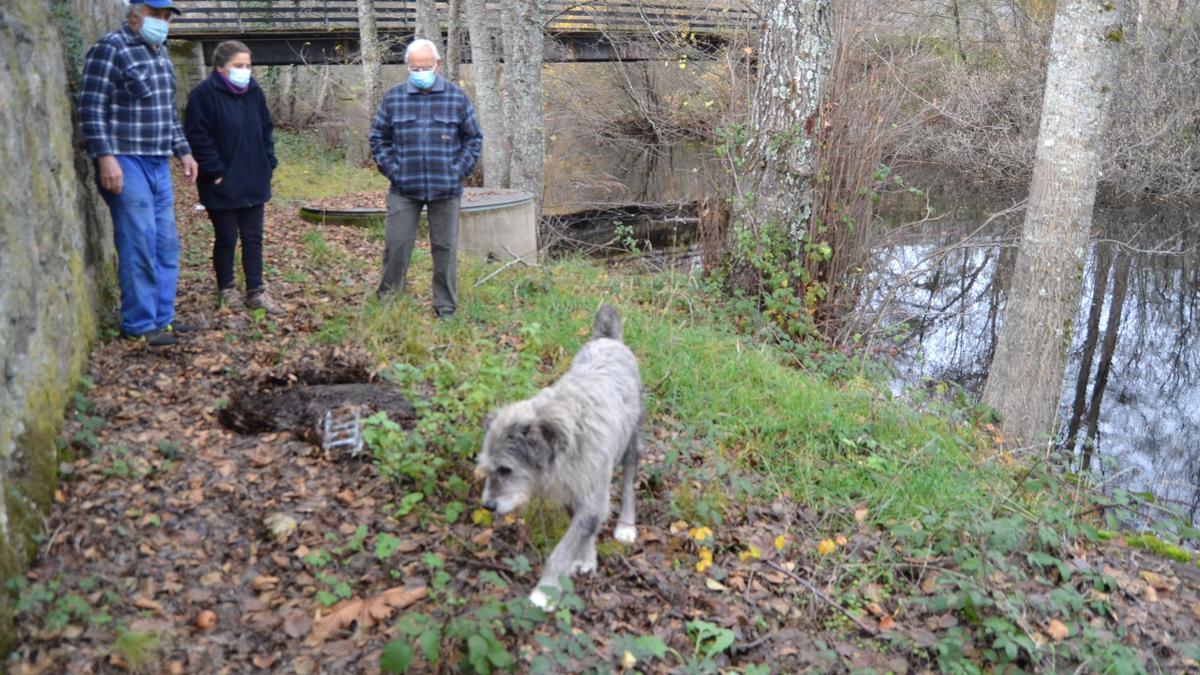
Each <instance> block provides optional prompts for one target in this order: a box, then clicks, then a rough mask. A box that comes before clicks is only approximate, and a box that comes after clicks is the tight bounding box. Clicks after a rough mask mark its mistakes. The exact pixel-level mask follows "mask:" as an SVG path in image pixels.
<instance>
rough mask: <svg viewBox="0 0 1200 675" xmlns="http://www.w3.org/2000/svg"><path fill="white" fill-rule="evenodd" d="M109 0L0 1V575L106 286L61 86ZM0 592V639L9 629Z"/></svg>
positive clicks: (105, 242)
mask: <svg viewBox="0 0 1200 675" xmlns="http://www.w3.org/2000/svg"><path fill="white" fill-rule="evenodd" d="M123 5H124V3H123V2H121V0H55V1H52V2H30V1H28V0H0V581H6V580H7V579H9V578H11V577H12V576H13V575H15V574H19V573H21V571H22V570H23V569H24V568H25V566H26V565H28V563H29V561H30V560H31V559H32V557H33V556H34V555H35V554H36V544H37V536H38V534H39V533H40V532H41V528H42V523H43V516H44V514H45V513H46V511H47V509H48V508H49V505H50V502H51V499H52V497H53V494H54V490H55V487H56V480H57V477H56V474H57V447H56V439H57V437H58V433H59V429H60V428H61V426H62V423H63V417H64V411H65V410H66V408H67V402H68V400H69V398H70V396H71V392H72V391H73V389H74V387H75V385H76V383H77V382H78V380H79V376H80V375H81V374H82V373H83V371H84V367H85V365H86V363H87V355H88V348H89V345H90V344H91V341H92V340H93V339H94V338H95V336H96V333H97V325H98V319H99V316H100V312H101V311H102V308H104V307H105V306H106V305H107V304H108V303H107V302H106V301H107V299H108V298H110V297H111V294H112V291H111V289H112V287H113V279H114V275H113V254H112V227H111V223H110V221H109V219H108V213H107V210H106V209H105V208H104V205H103V202H101V200H100V199H99V196H98V194H97V193H96V189H95V187H94V183H93V178H92V173H91V172H92V169H91V163H90V162H89V161H88V160H87V157H86V155H84V154H83V152H82V145H81V142H80V139H79V135H78V123H77V113H76V110H75V106H74V101H73V94H72V91H71V87H72V85H73V84H74V83H76V82H77V81H78V68H79V66H80V64H81V63H82V57H83V53H84V52H85V51H86V49H87V47H88V46H90V44H91V42H92V41H94V40H95V39H96V38H97V37H99V36H100V35H101V34H102V33H104V32H106V31H108V30H111V29H113V28H115V27H116V26H118V25H120V22H121V20H122V16H123V14H124V11H125V10H124V7H123ZM11 627H12V614H11V607H10V598H9V597H8V593H7V590H5V591H4V592H0V649H7V647H8V646H9V645H10V642H11Z"/></svg>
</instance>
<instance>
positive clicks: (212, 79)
mask: <svg viewBox="0 0 1200 675" xmlns="http://www.w3.org/2000/svg"><path fill="white" fill-rule="evenodd" d="M273 129H274V125H273V124H272V123H271V113H270V112H269V111H268V110H267V99H266V97H265V96H263V92H262V89H260V88H259V86H258V83H257V82H255V81H254V80H253V79H251V80H250V86H249V89H248V90H247V91H246V93H244V94H235V93H234V92H232V91H230V90H229V87H228V85H227V84H226V83H225V80H224V79H223V78H222V77H221V76H220V75H219V74H218V73H217V72H215V71H214V72H213V73H212V74H211V75H209V76H208V79H206V80H204V81H203V82H201V83H200V84H198V85H196V88H195V89H193V90H192V93H191V94H190V95H189V96H188V104H187V109H186V111H185V112H184V122H183V132H184V134H186V135H187V139H188V144H189V145H191V146H192V156H193V157H195V159H196V163H197V164H199V165H200V176H199V177H198V178H197V180H196V188H197V190H198V191H199V193H200V203H202V204H204V207H205V208H207V209H209V210H221V209H241V208H246V207H248V206H257V205H259V204H265V203H267V202H268V201H270V199H271V173H272V171H274V169H275V166H276V165H277V164H278V162H277V161H276V160H275V139H274V135H273ZM218 178H221V179H222V180H221V184H220V185H214V183H215V182H216V180H217V179H218Z"/></svg>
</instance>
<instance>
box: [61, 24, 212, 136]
mask: <svg viewBox="0 0 1200 675" xmlns="http://www.w3.org/2000/svg"><path fill="white" fill-rule="evenodd" d="M81 89H82V90H81V92H80V94H79V116H80V118H81V121H82V127H83V137H84V139H85V140H86V142H87V151H88V155H89V156H90V157H92V158H96V157H99V156H101V155H147V156H159V157H163V156H169V155H171V154H174V155H175V156H176V157H182V156H183V155H187V154H190V153H191V151H192V150H191V148H189V147H188V142H187V138H185V137H184V135H183V127H182V126H181V125H180V124H179V110H178V109H177V108H176V107H175V67H174V66H172V65H171V59H170V58H169V57H168V56H167V49H166V46H162V47H159V48H158V49H157V50H154V49H151V48H150V47H148V46H146V43H145V42H143V41H142V38H141V37H140V36H138V35H136V34H135V33H134V32H133V31H132V30H130V28H129V26H122V27H121V28H120V29H119V30H115V31H113V32H111V33H109V34H108V35H105V36H104V37H103V38H101V39H100V41H99V42H97V43H96V44H95V45H93V46H92V48H91V49H90V50H88V53H87V59H86V60H85V61H84V64H83V86H82V88H81Z"/></svg>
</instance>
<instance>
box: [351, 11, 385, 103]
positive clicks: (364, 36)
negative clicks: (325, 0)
mask: <svg viewBox="0 0 1200 675" xmlns="http://www.w3.org/2000/svg"><path fill="white" fill-rule="evenodd" d="M357 1H358V36H359V44H360V45H361V48H360V53H361V54H362V65H363V93H364V94H365V97H364V100H365V101H366V105H367V116H368V117H367V119H370V116H371V115H374V114H375V109H376V108H378V107H379V101H380V99H382V98H383V84H382V82H381V81H380V77H379V71H380V68H381V66H382V65H383V58H382V52H381V50H380V48H379V34H378V32H377V31H376V30H375V3H374V0H357Z"/></svg>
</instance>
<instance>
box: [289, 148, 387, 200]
mask: <svg viewBox="0 0 1200 675" xmlns="http://www.w3.org/2000/svg"><path fill="white" fill-rule="evenodd" d="M275 155H276V157H278V159H279V166H278V167H277V168H276V169H275V176H274V178H273V179H272V181H271V192H272V195H273V197H274V199H275V201H276V202H282V203H296V202H301V201H308V200H319V199H325V198H328V197H335V196H338V195H343V194H348V193H353V192H367V191H370V190H386V189H387V187H388V181H387V179H386V178H384V177H383V176H382V175H380V173H379V172H378V171H376V170H375V168H374V167H356V166H351V165H349V164H348V163H346V156H345V152H341V151H337V150H331V149H329V148H326V147H324V146H323V145H321V144H320V143H319V141H317V140H315V139H313V138H312V137H311V136H309V135H305V134H298V133H295V132H289V131H277V132H276V133H275Z"/></svg>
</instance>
